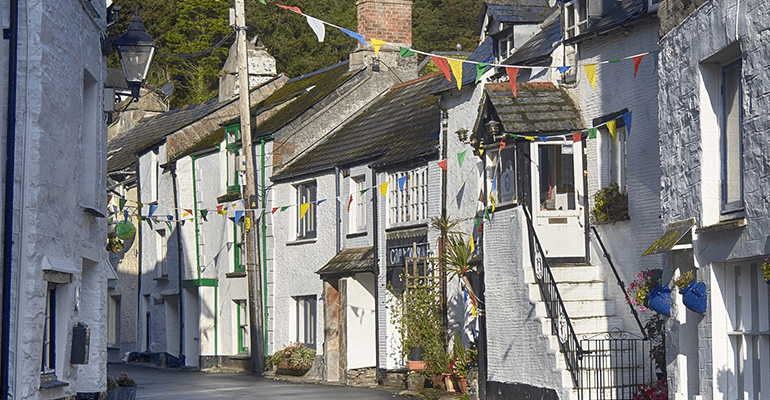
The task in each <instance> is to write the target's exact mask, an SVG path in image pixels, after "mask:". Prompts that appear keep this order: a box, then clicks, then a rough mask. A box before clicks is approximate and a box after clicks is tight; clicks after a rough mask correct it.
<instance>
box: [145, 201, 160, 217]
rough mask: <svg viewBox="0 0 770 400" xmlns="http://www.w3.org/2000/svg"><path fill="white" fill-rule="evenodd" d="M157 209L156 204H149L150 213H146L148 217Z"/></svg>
mask: <svg viewBox="0 0 770 400" xmlns="http://www.w3.org/2000/svg"><path fill="white" fill-rule="evenodd" d="M157 209H158V205H157V204H150V213H149V214H147V216H148V217H152V214H155V211H156V210H157Z"/></svg>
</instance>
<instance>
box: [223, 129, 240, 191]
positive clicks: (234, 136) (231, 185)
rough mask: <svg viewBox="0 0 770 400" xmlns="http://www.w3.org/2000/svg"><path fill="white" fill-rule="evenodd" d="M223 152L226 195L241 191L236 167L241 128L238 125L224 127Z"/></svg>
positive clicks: (238, 156)
mask: <svg viewBox="0 0 770 400" xmlns="http://www.w3.org/2000/svg"><path fill="white" fill-rule="evenodd" d="M225 138H226V140H227V142H226V144H225V150H226V152H227V193H238V192H240V191H241V186H240V179H239V178H240V177H239V175H238V174H239V172H238V171H240V168H241V166H240V165H238V162H239V161H240V156H241V126H240V125H238V124H235V125H229V126H227V127H225Z"/></svg>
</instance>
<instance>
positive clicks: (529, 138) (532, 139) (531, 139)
mask: <svg viewBox="0 0 770 400" xmlns="http://www.w3.org/2000/svg"><path fill="white" fill-rule="evenodd" d="M524 139H526V140H529V141H530V142H534V141H535V137H534V136H524Z"/></svg>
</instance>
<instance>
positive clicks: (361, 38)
mask: <svg viewBox="0 0 770 400" xmlns="http://www.w3.org/2000/svg"><path fill="white" fill-rule="evenodd" d="M340 30H341V31H342V32H344V33H345V34H346V35H348V36H350V37H352V38H353V39H356V40H358V42H359V43H361V45H362V46H366V41H365V40H364V37H363V36H362V35H361V34H359V33H356V32H352V31H349V30H347V29H344V28H340Z"/></svg>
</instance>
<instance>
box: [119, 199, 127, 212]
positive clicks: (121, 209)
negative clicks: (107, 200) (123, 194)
mask: <svg viewBox="0 0 770 400" xmlns="http://www.w3.org/2000/svg"><path fill="white" fill-rule="evenodd" d="M125 206H126V199H120V200H118V207H119V208H120V211H123V207H125Z"/></svg>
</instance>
